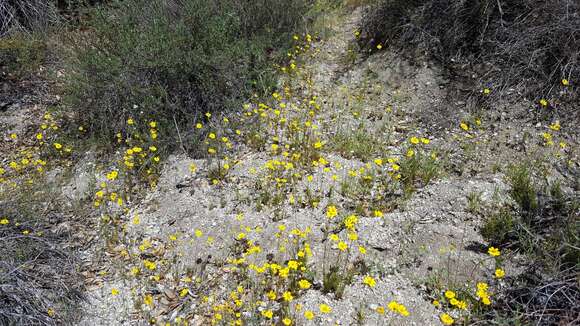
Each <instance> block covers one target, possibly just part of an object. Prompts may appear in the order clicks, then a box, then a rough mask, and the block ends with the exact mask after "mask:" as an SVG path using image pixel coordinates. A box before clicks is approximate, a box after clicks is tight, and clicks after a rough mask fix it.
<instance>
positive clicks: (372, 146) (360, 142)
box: [329, 128, 384, 162]
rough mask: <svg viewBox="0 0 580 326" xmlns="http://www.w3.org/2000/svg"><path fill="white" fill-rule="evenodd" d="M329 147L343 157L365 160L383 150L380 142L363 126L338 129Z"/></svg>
mask: <svg viewBox="0 0 580 326" xmlns="http://www.w3.org/2000/svg"><path fill="white" fill-rule="evenodd" d="M329 147H330V149H331V150H332V151H335V152H337V153H339V154H340V155H341V156H343V157H346V158H358V159H360V160H362V161H365V162H366V161H368V160H369V159H372V158H374V157H375V156H376V155H379V154H380V153H381V152H382V151H383V150H384V147H383V146H381V142H380V141H379V140H378V139H376V138H375V137H373V136H372V135H371V134H370V133H369V132H368V131H367V130H365V128H358V129H357V130H355V131H340V132H339V133H337V134H336V135H335V136H334V137H333V138H332V141H331V142H330V143H329Z"/></svg>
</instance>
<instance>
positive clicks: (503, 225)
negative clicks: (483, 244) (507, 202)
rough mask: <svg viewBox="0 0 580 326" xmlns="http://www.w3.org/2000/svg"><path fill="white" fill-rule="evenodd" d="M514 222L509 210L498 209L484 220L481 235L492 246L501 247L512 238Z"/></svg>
mask: <svg viewBox="0 0 580 326" xmlns="http://www.w3.org/2000/svg"><path fill="white" fill-rule="evenodd" d="M516 222H517V220H515V219H514V217H513V214H512V212H511V211H510V210H508V209H505V208H504V209H500V210H498V211H496V212H495V213H493V214H491V215H490V216H489V217H487V218H486V219H485V221H484V223H483V226H482V228H481V235H482V236H483V238H484V239H485V240H486V241H487V242H489V243H490V244H491V245H492V246H496V247H497V246H503V245H505V244H507V243H508V241H509V240H510V239H511V238H512V237H513V235H514V228H515V226H516Z"/></svg>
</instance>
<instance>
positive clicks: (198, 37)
mask: <svg viewBox="0 0 580 326" xmlns="http://www.w3.org/2000/svg"><path fill="white" fill-rule="evenodd" d="M307 5H308V1H307V0H299V1H285V0H262V1H239V0H218V1H202V0H187V1H185V0H184V1H168V0H154V1H147V0H128V1H115V2H113V3H112V4H110V5H107V6H101V7H97V8H96V9H95V10H94V11H93V12H92V13H91V14H90V20H89V22H88V27H87V28H88V29H89V31H90V32H89V33H87V34H86V35H84V34H81V35H80V36H79V37H77V38H75V39H74V41H75V42H74V55H73V56H72V57H71V58H70V59H71V60H69V69H68V70H69V79H68V82H67V85H66V89H65V91H66V93H67V104H68V106H70V108H71V109H72V110H73V113H74V115H75V118H76V120H77V122H78V123H79V124H82V125H84V126H85V127H88V128H89V130H90V131H91V132H92V133H93V135H96V136H98V137H112V135H113V133H114V132H116V131H117V130H121V129H122V127H123V123H124V121H126V120H127V119H128V118H129V117H136V118H140V119H139V120H145V119H153V118H154V119H155V120H157V121H159V122H160V124H161V125H162V126H163V125H165V126H171V129H174V125H175V122H177V123H180V124H184V123H188V122H192V120H194V119H195V118H199V117H200V116H201V115H202V114H203V113H205V112H208V111H219V110H226V109H230V108H232V107H235V106H237V105H238V104H239V103H240V101H241V100H242V98H244V97H246V96H248V95H249V94H252V93H254V92H260V93H261V92H264V91H265V90H268V89H269V88H271V87H273V86H274V85H275V80H274V79H273V74H272V69H271V61H270V60H269V59H273V58H277V57H278V55H279V54H282V53H283V54H284V55H285V53H286V52H285V50H286V48H287V46H288V45H289V44H290V43H289V41H290V39H291V37H290V35H289V33H291V32H293V31H295V30H296V27H297V25H298V24H299V23H300V22H301V19H302V14H303V13H304V12H305V11H306V10H307ZM141 118H142V119H141ZM164 129H168V128H164Z"/></svg>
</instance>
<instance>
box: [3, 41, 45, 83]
mask: <svg viewBox="0 0 580 326" xmlns="http://www.w3.org/2000/svg"><path fill="white" fill-rule="evenodd" d="M45 59H46V43H45V41H44V40H43V39H42V38H41V37H37V36H31V35H25V34H13V35H10V36H9V37H6V38H3V39H0V74H2V73H5V74H7V75H9V78H16V79H17V78H21V77H25V76H26V75H29V74H31V73H33V72H34V71H37V70H38V68H39V67H40V65H41V64H42V63H43V62H44V60H45Z"/></svg>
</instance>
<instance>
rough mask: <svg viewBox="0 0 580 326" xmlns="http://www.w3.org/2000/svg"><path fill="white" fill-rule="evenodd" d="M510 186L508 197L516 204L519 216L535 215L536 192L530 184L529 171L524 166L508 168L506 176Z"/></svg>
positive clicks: (531, 183) (536, 205) (536, 206)
mask: <svg viewBox="0 0 580 326" xmlns="http://www.w3.org/2000/svg"><path fill="white" fill-rule="evenodd" d="M507 177H508V182H509V184H510V196H511V197H512V198H513V200H515V202H516V203H517V204H518V206H519V208H520V210H521V214H522V215H523V216H529V215H531V214H535V213H536V210H537V208H538V201H537V200H538V199H537V191H536V188H535V186H534V184H533V182H532V178H531V176H530V171H529V170H528V168H527V167H526V166H525V165H517V166H513V167H511V168H510V170H509V173H508V175H507Z"/></svg>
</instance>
